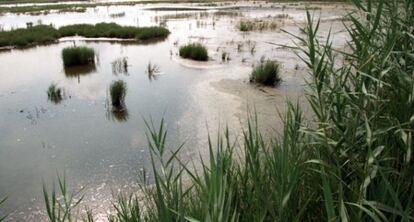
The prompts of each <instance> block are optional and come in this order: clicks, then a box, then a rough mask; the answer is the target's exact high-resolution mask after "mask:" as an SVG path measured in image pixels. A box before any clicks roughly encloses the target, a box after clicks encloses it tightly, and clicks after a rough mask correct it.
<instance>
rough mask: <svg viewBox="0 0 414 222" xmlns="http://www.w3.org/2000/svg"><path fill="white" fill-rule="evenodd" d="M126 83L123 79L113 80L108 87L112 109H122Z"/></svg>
mask: <svg viewBox="0 0 414 222" xmlns="http://www.w3.org/2000/svg"><path fill="white" fill-rule="evenodd" d="M126 90H127V88H126V83H125V82H124V81H123V80H116V81H113V82H112V83H111V85H110V87H109V93H110V95H111V103H112V106H113V108H114V109H118V110H120V109H123V108H124V107H125V95H126Z"/></svg>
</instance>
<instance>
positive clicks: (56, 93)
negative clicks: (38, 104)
mask: <svg viewBox="0 0 414 222" xmlns="http://www.w3.org/2000/svg"><path fill="white" fill-rule="evenodd" d="M47 97H48V99H49V100H50V101H52V102H53V103H59V102H60V101H62V98H63V95H62V89H61V88H59V87H58V86H57V85H56V84H55V83H52V84H50V86H49V88H48V89H47Z"/></svg>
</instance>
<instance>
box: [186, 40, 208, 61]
mask: <svg viewBox="0 0 414 222" xmlns="http://www.w3.org/2000/svg"><path fill="white" fill-rule="evenodd" d="M179 54H180V56H181V57H183V58H186V59H192V60H197V61H207V60H208V52H207V49H206V47H204V46H203V45H201V44H199V43H190V44H187V45H185V46H181V47H180V50H179Z"/></svg>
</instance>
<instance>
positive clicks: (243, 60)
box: [0, 5, 346, 221]
mask: <svg viewBox="0 0 414 222" xmlns="http://www.w3.org/2000/svg"><path fill="white" fill-rule="evenodd" d="M145 7H148V5H146V6H145ZM343 7H344V6H343V5H339V6H332V7H331V8H330V10H322V12H321V11H316V12H315V13H316V14H317V15H319V14H320V13H322V14H321V15H322V16H323V17H324V18H325V19H327V20H330V19H332V18H336V17H335V16H341V15H343V14H344V13H345V11H344V9H343ZM215 12H216V11H208V12H196V11H191V10H190V11H150V10H144V9H143V6H142V5H141V6H139V5H137V6H109V7H96V8H90V9H88V10H87V11H86V12H85V13H60V14H59V13H49V14H46V15H36V16H33V15H25V14H21V15H15V14H5V15H3V16H0V25H1V27H2V28H3V29H6V30H8V29H12V28H17V27H25V26H26V23H27V22H33V23H34V24H37V23H42V24H53V25H54V26H57V27H59V26H62V25H66V24H76V23H97V22H116V23H118V24H121V25H134V26H149V25H158V24H160V23H161V24H164V25H166V26H167V27H168V28H169V29H170V31H171V35H170V36H169V38H168V39H166V40H165V41H161V42H157V43H152V44H146V45H139V44H125V43H117V42H112V43H109V42H105V41H102V42H91V41H87V42H86V41H82V40H76V41H62V42H60V43H56V44H52V45H47V46H38V47H33V48H28V49H20V50H12V51H2V52H0V77H1V79H2V80H1V81H0V113H1V115H0V197H1V196H5V195H7V196H8V201H7V203H6V205H5V207H4V208H2V209H1V210H0V211H1V212H7V213H11V216H10V217H9V220H11V221H39V220H40V219H39V218H42V215H43V213H42V212H43V205H42V199H41V187H42V184H43V182H46V183H47V184H51V181H53V180H54V178H55V176H56V172H61V173H63V172H64V173H65V174H66V177H67V179H68V181H69V184H70V185H71V186H72V187H74V188H79V187H81V186H86V194H87V195H86V199H85V200H86V203H87V204H88V205H89V206H90V207H91V208H94V209H96V210H95V212H97V213H104V212H106V211H107V210H108V206H109V204H110V200H111V198H112V195H111V193H112V192H113V191H115V192H116V191H118V190H120V189H122V190H124V189H126V190H133V189H134V186H135V184H136V180H137V174H138V173H139V171H140V169H141V168H145V167H148V159H147V155H148V150H147V148H146V138H145V131H146V128H145V124H144V119H149V118H150V117H152V118H153V119H154V121H155V122H156V123H158V122H159V120H160V119H161V118H162V117H164V118H165V120H166V122H167V125H168V129H169V138H170V144H172V146H174V145H178V144H179V143H180V142H182V141H186V142H187V146H186V149H185V150H184V152H183V155H184V156H186V158H191V157H193V156H194V155H195V156H196V157H198V156H197V154H198V153H199V152H203V149H202V148H203V146H202V144H203V143H204V142H205V139H206V135H207V130H206V125H208V126H209V129H210V130H214V129H215V127H217V125H218V123H220V122H221V123H223V122H227V123H229V124H230V125H231V126H236V127H239V126H240V125H239V123H240V121H239V118H240V116H242V115H243V112H244V109H242V108H241V107H242V106H244V105H245V104H243V102H244V99H245V98H244V97H250V98H253V101H250V102H251V103H255V101H256V100H257V99H255V98H259V97H261V94H260V93H262V94H263V90H259V89H258V88H255V87H254V86H252V85H250V84H248V83H247V79H248V75H249V73H250V72H251V67H252V64H255V63H257V62H258V61H260V60H261V59H262V58H270V59H277V60H279V61H280V62H281V63H282V65H283V69H282V70H283V72H282V78H283V79H284V81H283V83H282V85H281V86H279V87H278V88H275V89H271V88H269V89H266V90H265V91H271V92H272V93H270V96H269V94H264V95H263V96H264V98H266V100H265V101H266V103H263V101H262V102H260V105H261V106H264V107H267V109H266V113H264V114H263V115H271V114H269V113H267V112H268V111H269V110H273V109H274V110H275V113H276V108H275V107H278V105H280V104H283V101H284V100H285V99H286V96H287V95H300V94H301V91H302V85H303V76H302V74H303V73H305V70H304V69H303V65H302V64H300V62H299V61H298V59H297V57H296V56H295V54H294V53H293V52H292V51H291V50H288V49H286V48H283V47H281V46H279V45H274V44H269V42H271V43H276V44H280V45H284V44H289V45H291V44H292V40H291V38H290V37H289V35H288V34H285V33H283V32H281V31H280V29H278V30H273V31H263V32H251V33H248V34H246V33H241V32H239V31H238V30H237V27H236V26H237V23H238V21H240V19H241V18H244V19H246V18H268V17H269V16H277V15H280V14H288V15H289V18H288V19H283V20H281V21H280V24H281V26H282V28H283V29H286V30H287V31H289V32H292V33H295V34H300V31H299V29H298V26H302V25H303V22H304V18H305V17H304V16H305V11H304V10H303V9H300V8H295V6H290V8H289V7H286V8H285V9H283V10H282V7H275V8H270V7H267V8H266V7H263V8H254V9H247V8H243V9H241V10H238V11H236V12H238V14H237V15H219V14H216V13H215ZM232 12H234V11H232ZM120 13H121V14H122V15H121V16H114V15H116V14H120ZM184 13H186V14H195V15H192V16H181V18H180V14H184ZM166 16H167V17H168V18H169V19H168V20H165V19H166ZM174 16H176V18H174ZM330 27H331V28H332V29H333V33H334V34H335V37H336V41H335V46H337V47H342V46H343V45H344V43H345V40H346V38H345V37H344V36H343V34H342V29H343V28H342V26H341V22H340V21H330V22H325V23H324V25H323V28H322V32H321V33H320V34H321V38H323V37H324V35H325V34H327V33H328V31H329V28H330ZM189 41H192V42H202V43H203V44H205V45H206V46H207V47H208V49H209V54H210V57H211V60H210V61H208V62H206V63H199V62H190V61H186V60H182V59H180V58H178V56H177V51H178V47H179V46H180V45H182V44H185V43H187V42H189ZM73 44H76V45H87V46H88V47H92V48H94V49H95V52H96V65H95V66H92V67H84V68H82V69H65V68H64V66H63V63H62V60H61V50H62V49H63V48H64V47H67V46H71V45H73ZM252 48H253V50H252ZM223 52H226V53H228V54H229V58H230V59H229V60H228V61H222V59H221V56H222V53H223ZM125 61H126V64H127V65H126V66H124V65H120V66H118V64H119V63H120V62H121V63H123V62H125ZM149 62H151V63H152V64H156V65H158V66H159V68H160V73H159V75H156V76H155V77H151V76H148V74H147V73H146V71H145V70H146V68H147V65H148V63H149ZM298 67H299V68H298ZM294 70H296V71H294ZM117 79H123V80H125V82H126V83H127V88H128V89H127V95H126V101H125V103H126V107H127V112H125V113H123V115H114V114H113V113H112V112H111V111H110V109H109V108H108V101H107V100H108V88H109V85H110V83H111V82H112V81H113V80H117ZM225 79H232V80H234V81H237V84H236V85H237V86H235V85H234V84H231V83H228V82H227V83H226V82H222V83H220V81H222V80H225ZM52 83H56V84H57V85H58V86H59V87H62V88H63V89H64V98H63V100H62V101H61V102H60V103H58V104H56V103H53V102H51V101H48V98H47V94H46V90H47V89H48V87H49V85H50V84H52ZM210 83H213V84H210ZM219 83H220V84H219ZM220 87H221V89H220ZM246 90H247V91H246ZM243 92H249V93H250V94H251V95H252V96H247V95H246V94H244V93H243ZM240 96H243V98H241V97H240ZM267 96H269V97H267ZM276 103H277V104H276ZM258 111H259V112H260V108H259V109H258Z"/></svg>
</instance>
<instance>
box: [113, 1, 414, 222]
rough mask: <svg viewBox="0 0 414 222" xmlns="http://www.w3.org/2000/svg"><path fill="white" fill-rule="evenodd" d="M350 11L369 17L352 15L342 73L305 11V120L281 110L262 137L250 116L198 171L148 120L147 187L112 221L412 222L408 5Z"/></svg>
mask: <svg viewBox="0 0 414 222" xmlns="http://www.w3.org/2000/svg"><path fill="white" fill-rule="evenodd" d="M354 3H355V6H356V7H357V8H358V9H359V11H358V12H359V13H362V14H363V15H364V16H363V17H360V16H357V15H360V14H356V13H355V14H350V15H349V17H350V21H352V26H348V29H347V30H348V33H349V35H350V37H351V39H350V41H349V47H350V48H351V50H350V52H338V50H335V53H340V54H341V55H343V56H345V57H346V60H345V62H344V63H340V64H342V66H338V65H337V64H338V62H342V59H341V60H340V61H337V60H336V59H337V57H335V54H334V53H333V52H334V50H333V49H332V48H331V40H330V38H329V37H328V38H327V40H326V41H325V42H324V43H321V42H320V41H319V40H318V39H317V35H318V29H319V21H315V20H313V18H312V17H311V15H310V14H309V13H307V21H308V23H307V27H306V37H304V38H301V37H298V36H297V37H296V38H297V39H298V40H299V41H300V42H302V43H304V45H305V46H306V47H302V43H298V45H297V48H296V49H297V50H299V51H300V52H298V53H299V56H301V58H302V59H303V62H304V63H305V64H306V66H307V68H308V71H309V75H310V76H309V81H308V82H307V88H306V91H307V93H306V97H307V99H308V103H309V104H310V106H309V107H310V109H311V110H310V111H311V112H312V114H313V116H312V118H311V119H307V120H306V121H305V120H304V117H303V116H304V115H303V113H302V111H301V108H300V106H299V105H297V104H296V105H295V104H292V103H288V104H287V110H286V112H285V113H284V114H283V115H282V120H283V123H284V124H283V127H282V129H281V132H280V133H281V135H280V136H275V135H271V136H270V137H267V136H264V135H262V134H261V132H260V128H259V126H258V125H257V123H258V122H257V116H256V115H250V116H249V118H247V119H248V121H247V123H246V127H245V128H244V130H243V134H242V136H241V137H240V138H236V139H232V138H231V136H230V132H229V130H228V129H225V130H224V132H219V133H217V137H218V138H217V140H215V142H213V141H212V139H210V137H209V139H208V143H207V144H206V147H205V149H206V150H208V153H209V154H208V156H207V157H204V156H203V157H200V158H201V160H197V162H199V163H200V165H201V166H199V167H195V166H193V165H192V164H191V163H192V162H191V161H189V162H187V161H185V160H184V159H181V158H180V157H179V155H180V151H181V149H182V147H183V146H178V147H177V148H173V147H169V146H168V142H167V130H166V125H165V123H164V121H163V120H161V122H160V124H159V125H158V126H154V125H155V124H154V123H153V122H146V125H147V128H148V133H147V138H148V147H149V158H150V161H151V166H150V170H151V173H152V183H151V185H149V184H148V181H144V182H143V183H142V186H141V191H142V195H143V198H141V199H134V198H138V196H137V195H134V196H132V197H131V198H129V199H125V198H123V199H121V200H118V201H117V202H116V207H117V209H120V210H117V213H115V214H113V215H111V216H109V217H110V218H112V220H111V221H123V222H124V221H125V222H126V221H162V222H169V221H191V222H199V221H200V222H201V221H231V222H233V221H240V222H244V221H246V222H251V221H375V222H382V221H391V222H400V221H405V222H409V221H413V220H414V217H413V213H414V209H413V198H414V177H413V163H414V156H413V154H412V149H413V144H414V139H413V133H414V132H413V129H414V109H412V107H413V106H414V100H413V91H414V76H413V73H414V59H413V57H412V55H411V54H412V52H413V50H414V44H413V43H414V37H413V36H412V35H411V34H410V33H411V31H412V24H414V15H413V12H414V2H413V1H411V0H403V1H386V0H375V1H371V0H367V1H362V0H361V1H359V0H354ZM367 15H368V16H367ZM240 149H241V152H240ZM144 178H145V177H144ZM136 200H142V205H141V204H140V203H138V202H137V201H136ZM142 206H145V207H142ZM144 209H145V210H144ZM125 215H126V216H125ZM131 215H133V216H131Z"/></svg>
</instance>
